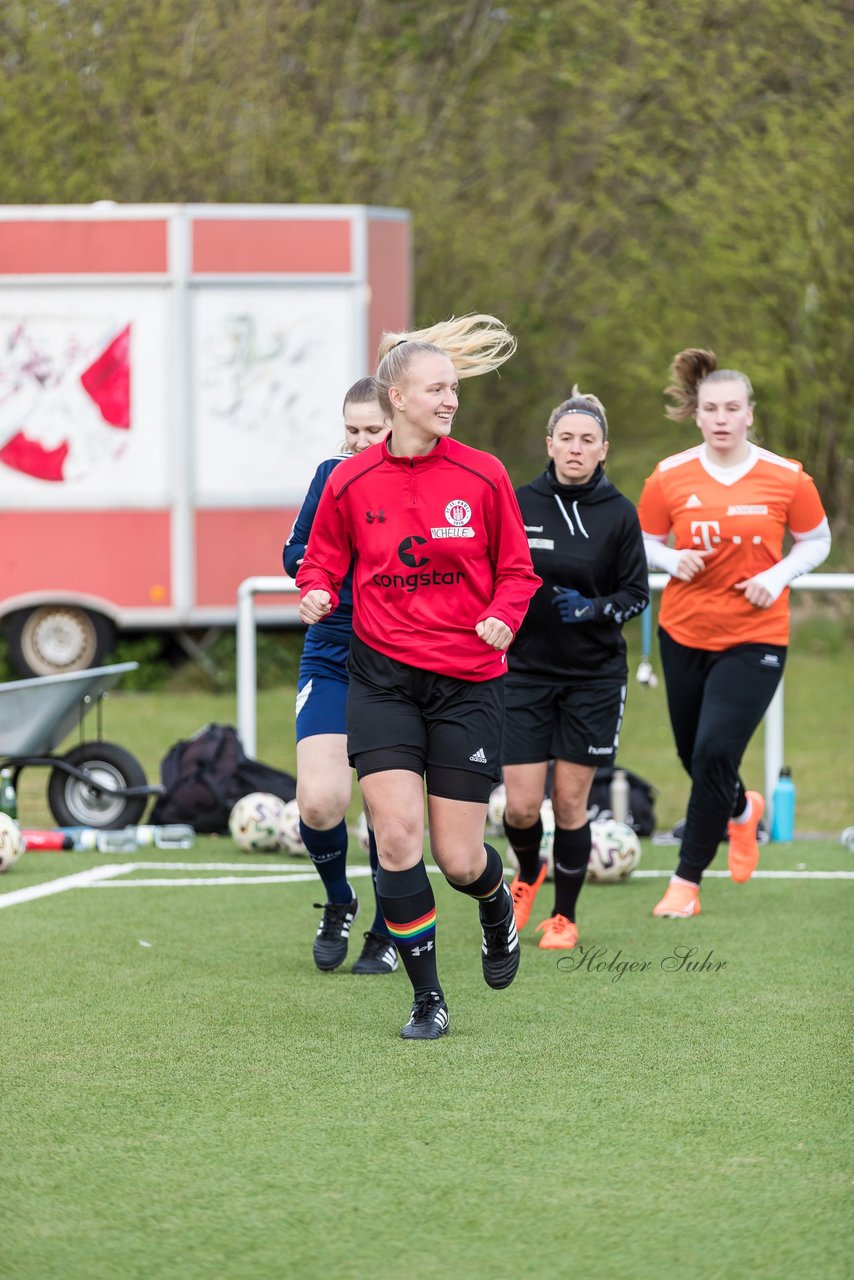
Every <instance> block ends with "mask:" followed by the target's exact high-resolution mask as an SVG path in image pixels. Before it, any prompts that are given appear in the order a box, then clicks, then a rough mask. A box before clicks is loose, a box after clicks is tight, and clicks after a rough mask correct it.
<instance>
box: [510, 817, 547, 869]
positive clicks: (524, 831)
mask: <svg viewBox="0 0 854 1280" xmlns="http://www.w3.org/2000/svg"><path fill="white" fill-rule="evenodd" d="M504 834H505V836H506V837H507V841H508V844H509V845H510V848H511V849H512V850H513V852H514V853H515V855H516V861H517V862H518V863H519V879H520V880H522V881H523V882H524V883H525V884H533V883H534V881H535V880H536V878H537V876H538V875H539V874H540V862H541V858H540V842H541V841H542V838H543V823H542V819H541V818H540V817H539V815H538V816H537V821H536V822H535V823H534V825H533V826H532V827H511V826H510V823H509V822H508V821H507V819H506V818H505V819H504Z"/></svg>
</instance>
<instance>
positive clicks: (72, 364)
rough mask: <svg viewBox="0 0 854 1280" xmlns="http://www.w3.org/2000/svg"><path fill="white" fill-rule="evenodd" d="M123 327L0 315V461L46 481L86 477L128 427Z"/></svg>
mask: <svg viewBox="0 0 854 1280" xmlns="http://www.w3.org/2000/svg"><path fill="white" fill-rule="evenodd" d="M130 337H131V326H130V324H129V323H127V322H126V321H105V320H103V319H101V320H91V321H88V322H86V321H81V320H79V319H77V320H65V319H62V318H60V317H53V316H49V317H48V316H44V317H33V318H30V319H26V320H21V319H20V318H17V317H16V318H11V317H4V316H0V462H2V463H3V465H4V466H6V467H8V468H10V469H11V470H13V471H18V472H21V473H22V474H24V475H28V476H31V477H33V479H36V480H41V481H46V482H48V483H63V482H67V481H74V480H79V479H82V478H84V477H86V476H90V475H93V474H94V473H96V472H97V471H99V470H101V469H102V468H103V467H104V466H105V465H109V464H110V463H111V462H113V461H115V459H116V458H118V457H120V456H121V454H122V453H123V452H124V450H125V448H126V445H127V441H128V433H129V431H130V429H131V399H130Z"/></svg>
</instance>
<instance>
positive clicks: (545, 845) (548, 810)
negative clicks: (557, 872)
mask: <svg viewBox="0 0 854 1280" xmlns="http://www.w3.org/2000/svg"><path fill="white" fill-rule="evenodd" d="M496 790H497V788H496ZM501 790H502V792H503V791H504V788H503V787H502V788H501ZM492 794H493V795H495V792H494V791H493V793H492ZM501 799H502V808H503V800H504V797H503V795H502V797H501ZM540 821H541V822H542V824H543V836H542V839H541V840H540V857H541V858H544V859H545V863H546V879H547V880H552V879H554V843H555V815H554V809H553V808H552V802H551V800H548V799H547V800H544V801H543V803H542V805H541V806H540ZM504 856H505V858H506V859H507V864H508V866H511V867H512V868H513V870H514V871H518V870H519V863H518V861H517V859H516V854H515V853H514V852H513V849H512V848H511V846H510V845H509V844H508V845H507V852H506V854H505V855H504Z"/></svg>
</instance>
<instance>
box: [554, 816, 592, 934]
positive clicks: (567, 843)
mask: <svg viewBox="0 0 854 1280" xmlns="http://www.w3.org/2000/svg"><path fill="white" fill-rule="evenodd" d="M589 861H590V823H589V822H585V824H584V826H583V827H577V828H576V829H575V830H574V831H567V830H566V828H564V827H556V828H555V842H554V874H555V907H554V911H553V912H552V914H553V915H556V916H566V918H567V920H572V921H573V923H574V922H575V908H576V903H577V902H578V895H579V894H580V893H581V890H582V888H583V887H584V877H585V875H586V874H587V863H588V862H589Z"/></svg>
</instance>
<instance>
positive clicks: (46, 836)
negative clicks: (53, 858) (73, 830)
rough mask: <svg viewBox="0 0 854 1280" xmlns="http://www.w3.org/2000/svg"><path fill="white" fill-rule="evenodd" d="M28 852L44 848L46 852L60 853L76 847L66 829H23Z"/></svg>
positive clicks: (22, 832) (22, 833)
mask: <svg viewBox="0 0 854 1280" xmlns="http://www.w3.org/2000/svg"><path fill="white" fill-rule="evenodd" d="M21 835H22V836H23V837H24V844H25V846H26V849H27V852H28V853H30V852H32V851H33V850H38V849H40V850H42V851H44V852H46V853H60V852H62V851H63V850H65V849H73V848H74V840H73V838H72V837H71V836H68V835H66V834H65V832H64V831H23V830H22V831H21Z"/></svg>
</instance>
